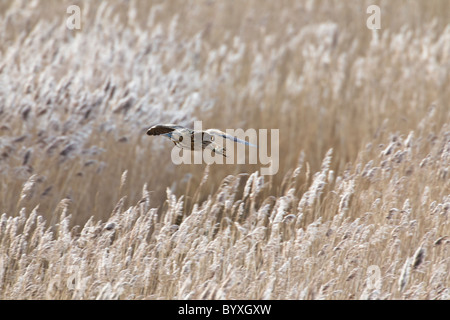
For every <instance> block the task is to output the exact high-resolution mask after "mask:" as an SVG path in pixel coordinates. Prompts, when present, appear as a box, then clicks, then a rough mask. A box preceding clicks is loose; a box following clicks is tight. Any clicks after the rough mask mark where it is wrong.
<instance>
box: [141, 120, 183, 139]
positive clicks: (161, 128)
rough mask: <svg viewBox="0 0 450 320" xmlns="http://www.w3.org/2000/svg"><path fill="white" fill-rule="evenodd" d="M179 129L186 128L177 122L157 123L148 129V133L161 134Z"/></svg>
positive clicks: (152, 134) (151, 134)
mask: <svg viewBox="0 0 450 320" xmlns="http://www.w3.org/2000/svg"><path fill="white" fill-rule="evenodd" d="M179 129H185V128H184V127H183V126H179V125H176V124H171V123H168V124H157V125H154V126H153V127H150V128H149V129H148V130H147V134H148V135H149V136H159V135H161V134H166V133H169V132H172V131H175V130H179Z"/></svg>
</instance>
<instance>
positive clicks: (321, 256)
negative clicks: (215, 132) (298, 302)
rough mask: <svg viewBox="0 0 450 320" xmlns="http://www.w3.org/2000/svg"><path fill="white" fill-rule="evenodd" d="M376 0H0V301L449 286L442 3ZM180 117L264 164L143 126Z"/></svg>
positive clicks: (435, 290) (449, 47) (390, 292)
mask: <svg viewBox="0 0 450 320" xmlns="http://www.w3.org/2000/svg"><path fill="white" fill-rule="evenodd" d="M71 4H77V5H79V6H80V7H81V12H82V28H81V30H73V31H71V30H68V29H67V28H66V24H65V19H66V18H67V17H68V16H69V15H68V14H67V13H66V8H67V6H69V5H71ZM370 4H372V3H369V2H364V1H361V2H358V4H357V5H355V4H354V3H350V2H343V1H315V2H312V1H305V2H298V1H286V2H285V3H283V4H281V3H278V2H272V1H267V2H262V1H245V2H244V1H242V2H241V1H234V2H231V1H230V2H229V1H217V2H208V1H206V2H200V1H196V2H189V3H188V2H184V1H164V2H162V1H161V2H159V1H129V2H121V1H108V2H84V1H78V2H77V1H75V3H71V2H61V1H54V2H53V1H45V2H44V1H30V2H29V1H3V2H1V3H0V30H1V32H0V210H1V213H3V214H2V215H1V218H0V298H2V299H55V298H56V299H95V298H98V299H110V298H112V299H448V298H449V295H450V291H449V283H450V276H449V271H450V270H449V266H450V261H449V258H448V257H449V256H450V255H449V248H450V238H449V237H450V228H449V214H450V182H449V181H450V179H449V174H450V173H449V167H450V106H449V103H448V101H450V91H449V90H448V88H449V87H450V72H449V71H450V25H448V21H450V19H449V14H450V8H449V6H450V5H449V3H448V2H447V1H437V0H436V1H395V2H392V1H378V2H377V4H378V5H379V6H380V7H381V8H382V15H381V22H382V29H381V30H379V31H377V32H372V31H370V30H368V29H367V28H366V19H367V18H368V14H366V8H367V6H368V5H370ZM194 120H202V121H203V126H204V127H217V128H219V129H222V130H224V129H226V128H244V129H246V128H255V129H260V128H261V129H262V128H265V129H271V128H274V129H280V144H279V148H280V155H281V157H280V170H279V172H278V174H276V175H275V176H260V175H259V173H258V172H259V171H258V169H259V165H212V166H205V165H181V166H175V165H173V164H172V163H171V161H170V150H171V147H172V145H171V143H170V142H169V141H167V140H164V139H162V138H161V139H158V137H148V136H146V135H145V130H146V129H147V128H148V127H149V126H150V125H153V124H155V123H158V122H173V123H180V124H182V125H186V126H192V124H193V121H194ZM373 270H375V271H374V272H372V271H373Z"/></svg>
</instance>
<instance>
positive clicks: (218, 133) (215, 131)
mask: <svg viewBox="0 0 450 320" xmlns="http://www.w3.org/2000/svg"><path fill="white" fill-rule="evenodd" d="M205 132H207V133H209V134H210V135H215V136H219V137H222V138H224V139H228V140H231V141H234V142H237V143H242V144H245V145H246V146H250V147H255V148H257V147H258V146H256V145H254V144H253V143H250V142H247V141H245V140H241V139H238V138H236V137H233V136H230V135H229V134H226V133H225V132H223V131H220V130H218V129H208V130H205Z"/></svg>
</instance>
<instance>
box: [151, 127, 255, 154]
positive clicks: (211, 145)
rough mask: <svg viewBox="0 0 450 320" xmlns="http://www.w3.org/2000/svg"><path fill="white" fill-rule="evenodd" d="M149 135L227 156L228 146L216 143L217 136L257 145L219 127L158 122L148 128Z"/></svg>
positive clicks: (186, 147) (185, 147)
mask: <svg viewBox="0 0 450 320" xmlns="http://www.w3.org/2000/svg"><path fill="white" fill-rule="evenodd" d="M147 134H148V135H149V136H164V137H167V138H169V139H170V140H171V141H172V142H173V143H174V144H175V145H176V146H177V147H179V148H182V149H188V150H193V151H194V150H203V149H209V150H212V152H214V153H218V154H221V155H223V156H224V157H226V156H227V155H226V148H224V147H221V146H220V145H219V144H217V143H216V137H221V138H224V139H228V140H232V141H234V142H237V143H242V144H245V145H247V146H252V147H256V146H255V145H254V144H251V143H249V142H247V141H244V140H241V139H238V138H236V137H234V136H231V135H229V134H226V133H225V132H222V131H220V130H218V129H208V130H202V131H199V130H192V129H189V128H185V127H183V126H179V125H176V124H157V125H154V126H152V127H150V128H149V129H148V130H147Z"/></svg>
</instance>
